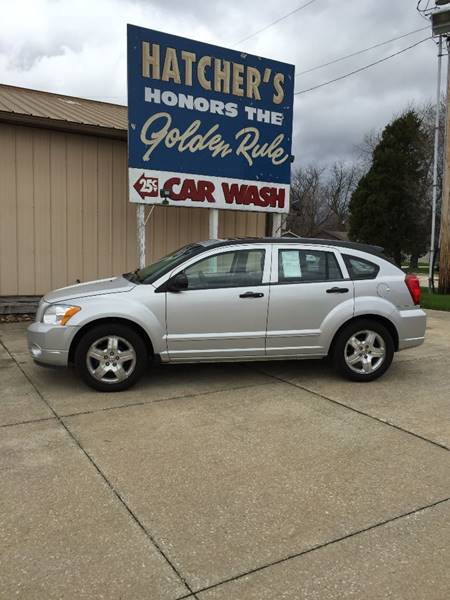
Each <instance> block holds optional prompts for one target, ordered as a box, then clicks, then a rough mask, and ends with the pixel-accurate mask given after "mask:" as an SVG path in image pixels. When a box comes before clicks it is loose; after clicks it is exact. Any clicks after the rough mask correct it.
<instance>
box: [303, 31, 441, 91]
mask: <svg viewBox="0 0 450 600" xmlns="http://www.w3.org/2000/svg"><path fill="white" fill-rule="evenodd" d="M430 39H431V36H429V37H426V38H424V39H423V40H420V41H419V42H416V43H415V44H411V46H408V47H407V48H403V50H399V51H398V52H394V54H390V55H389V56H385V57H384V58H380V60H376V61H375V62H373V63H370V64H368V65H365V66H364V67H361V68H359V69H356V70H355V71H351V72H350V73H346V74H345V75H341V76H340V77H336V78H335V79H331V80H330V81H325V83H320V84H319V85H315V86H313V87H310V88H307V89H305V90H299V91H298V92H294V96H297V95H298V94H306V92H312V91H313V90H317V89H319V88H322V87H325V86H326V85H330V84H331V83H335V82H336V81H341V79H346V78H347V77H350V76H351V75H355V74H356V73H361V71H365V70H366V69H370V68H371V67H374V66H375V65H379V64H380V63H383V62H385V61H386V60H389V59H391V58H394V56H398V55H399V54H403V52H406V51H407V50H411V49H412V48H415V47H416V46H418V45H419V44H423V42H426V41H427V40H430Z"/></svg>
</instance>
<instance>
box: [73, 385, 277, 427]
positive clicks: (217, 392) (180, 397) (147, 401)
mask: <svg viewBox="0 0 450 600" xmlns="http://www.w3.org/2000/svg"><path fill="white" fill-rule="evenodd" d="M262 385H267V382H264V383H249V384H246V385H240V386H236V387H231V388H230V387H227V388H223V389H220V390H213V391H209V390H208V391H206V392H195V393H193V394H185V395H183V396H171V397H169V398H159V399H157V400H141V401H140V402H129V403H128V404H120V405H119V406H105V407H104V408H96V409H94V410H85V411H82V412H74V413H69V414H67V415H61V418H63V419H69V418H71V417H78V416H81V415H93V414H96V413H101V412H107V411H109V410H120V409H122V408H131V407H133V406H145V405H147V404H149V405H151V404H159V403H161V402H168V401H174V400H186V399H188V398H197V397H198V396H211V395H213V394H219V393H222V392H233V391H239V390H244V389H246V388H253V387H258V386H262Z"/></svg>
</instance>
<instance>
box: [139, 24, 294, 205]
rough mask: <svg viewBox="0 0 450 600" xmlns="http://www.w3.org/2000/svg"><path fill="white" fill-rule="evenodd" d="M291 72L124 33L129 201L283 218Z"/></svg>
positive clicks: (191, 43)
mask: <svg viewBox="0 0 450 600" xmlns="http://www.w3.org/2000/svg"><path fill="white" fill-rule="evenodd" d="M293 91H294V67H293V66H292V65H288V64H285V63H281V62H277V61H274V60H269V59H265V58H261V57H258V56H253V55H250V54H245V53H242V52H237V51H235V50H229V49H226V48H221V47H218V46H213V45H210V44H204V43H202V42H197V41H195V40H189V39H186V38H182V37H178V36H174V35H169V34H166V33H162V32H159V31H153V30H150V29H144V28H142V27H136V26H134V25H128V125H129V128H128V166H129V179H130V200H131V201H133V202H145V203H151V204H154V203H161V202H162V201H163V200H162V198H164V203H166V204H167V203H168V204H172V205H178V206H203V207H205V208H226V209H237V210H257V211H258V210H259V211H260V210H264V211H274V212H288V210H289V184H290V170H291V146H292V114H293Z"/></svg>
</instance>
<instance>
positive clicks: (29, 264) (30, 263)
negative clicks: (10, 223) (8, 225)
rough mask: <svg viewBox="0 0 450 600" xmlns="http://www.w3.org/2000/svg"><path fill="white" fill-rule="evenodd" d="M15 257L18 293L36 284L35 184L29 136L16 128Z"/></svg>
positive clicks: (22, 292) (24, 291)
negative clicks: (16, 261) (16, 243)
mask: <svg viewBox="0 0 450 600" xmlns="http://www.w3.org/2000/svg"><path fill="white" fill-rule="evenodd" d="M16 161H17V171H16V186H17V187H16V193H17V239H18V242H19V243H18V245H17V260H18V264H19V270H18V273H17V278H18V293H19V294H25V293H26V290H27V289H28V288H32V289H34V287H35V269H34V206H33V205H34V196H33V192H34V188H33V177H32V174H33V149H32V142H31V137H30V136H29V135H28V133H27V132H25V131H23V129H22V130H19V131H18V132H17V136H16Z"/></svg>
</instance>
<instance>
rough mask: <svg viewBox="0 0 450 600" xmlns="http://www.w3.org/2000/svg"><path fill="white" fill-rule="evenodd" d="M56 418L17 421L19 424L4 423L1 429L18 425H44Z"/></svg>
mask: <svg viewBox="0 0 450 600" xmlns="http://www.w3.org/2000/svg"><path fill="white" fill-rule="evenodd" d="M55 419H56V417H43V418H42V419H30V420H29V421H17V423H4V424H3V425H0V429H2V428H3V427H16V425H30V424H31V423H42V421H54V420H55Z"/></svg>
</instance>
